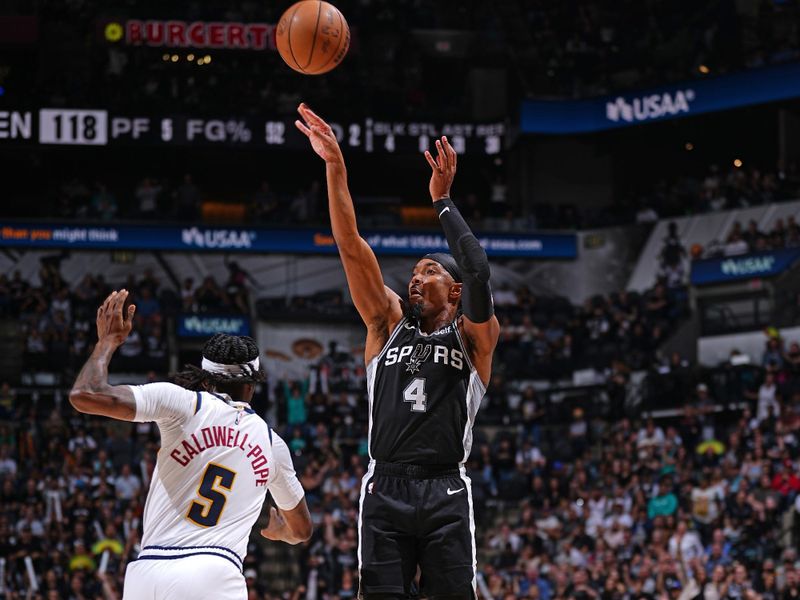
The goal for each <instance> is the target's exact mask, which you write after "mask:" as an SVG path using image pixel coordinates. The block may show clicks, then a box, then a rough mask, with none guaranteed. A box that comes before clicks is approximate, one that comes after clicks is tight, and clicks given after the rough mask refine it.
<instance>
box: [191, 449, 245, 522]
mask: <svg viewBox="0 0 800 600" xmlns="http://www.w3.org/2000/svg"><path fill="white" fill-rule="evenodd" d="M234 479H236V473H234V472H233V471H231V470H230V469H226V468H225V467H223V466H220V465H217V464H214V463H208V466H207V467H206V470H205V471H204V472H203V476H202V477H201V478H200V485H199V486H197V495H198V496H200V498H199V499H198V500H193V501H192V504H191V505H190V506H189V512H188V513H187V514H186V518H187V519H189V520H190V521H192V522H193V523H195V524H196V525H200V526H201V527H213V526H214V525H216V524H217V523H219V518H220V517H221V516H222V509H223V508H225V502H227V500H228V498H227V496H225V494H224V493H222V492H221V491H219V490H218V489H217V487H218V486H219V487H220V488H222V489H224V490H227V491H229V492H230V491H231V489H232V488H233V480H234Z"/></svg>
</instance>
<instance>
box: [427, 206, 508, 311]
mask: <svg viewBox="0 0 800 600" xmlns="http://www.w3.org/2000/svg"><path fill="white" fill-rule="evenodd" d="M433 208H434V210H436V214H437V215H439V222H440V223H441V224H442V229H443V230H444V235H445V237H446V238H447V245H448V246H449V247H450V252H451V253H452V254H453V258H454V259H455V261H456V263H457V264H458V268H459V270H460V271H461V279H462V282H463V287H462V289H461V306H462V308H463V310H464V315H465V316H466V317H467V318H468V319H469V320H470V321H472V322H473V323H485V322H486V321H488V320H489V319H491V318H492V315H493V314H494V302H493V301H492V288H491V286H490V285H489V277H490V276H491V271H490V269H489V259H488V258H486V251H485V250H484V249H483V247H482V246H481V245H480V243H479V242H478V239H477V238H476V237H475V234H473V233H472V231H471V230H470V228H469V225H467V222H466V221H465V220H464V217H462V216H461V213H460V212H458V208H456V205H455V204H454V203H453V201H452V200H451V199H450V198H442V199H441V200H437V201H436V202H434V203H433Z"/></svg>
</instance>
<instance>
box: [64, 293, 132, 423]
mask: <svg viewBox="0 0 800 600" xmlns="http://www.w3.org/2000/svg"><path fill="white" fill-rule="evenodd" d="M127 298H128V292H127V290H121V291H119V292H112V293H111V294H110V295H109V296H108V298H106V299H105V301H104V302H103V304H102V306H100V308H98V309H97V344H96V345H95V347H94V351H93V352H92V354H91V356H90V357H89V359H88V360H87V361H86V364H84V365H83V368H82V369H81V372H80V373H79V374H78V377H77V379H76V380H75V383H74V384H73V386H72V390H70V393H69V401H70V404H72V406H73V407H74V408H75V410H77V411H79V412H82V413H88V414H90V415H101V416H104V417H112V418H114V419H121V420H124V421H132V420H133V419H134V418H135V417H136V401H135V399H134V396H133V391H131V388H130V387H129V386H127V385H110V384H109V383H108V363H109V362H110V361H111V357H112V356H113V355H114V352H115V351H116V349H117V348H119V347H120V346H121V345H122V343H123V342H124V341H125V339H126V338H127V337H128V334H129V333H130V332H131V327H132V326H133V315H134V313H135V312H136V307H135V306H134V305H133V304H131V305H130V306H128V308H127V309H125V308H124V307H125V300H127Z"/></svg>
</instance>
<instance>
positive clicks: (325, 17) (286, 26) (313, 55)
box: [275, 0, 350, 75]
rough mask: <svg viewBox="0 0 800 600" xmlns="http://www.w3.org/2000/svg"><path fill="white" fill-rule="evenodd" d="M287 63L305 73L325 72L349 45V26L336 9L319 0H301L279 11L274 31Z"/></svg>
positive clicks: (340, 60)
mask: <svg viewBox="0 0 800 600" xmlns="http://www.w3.org/2000/svg"><path fill="white" fill-rule="evenodd" d="M275 43H276V45H277V46H278V52H280V54H281V58H283V60H284V61H285V62H286V64H287V65H289V66H290V67H292V68H293V69H294V70H295V71H299V72H300V73H305V74H306V75H321V74H322V73H327V72H328V71H330V70H331V69H333V68H334V67H336V65H338V64H339V63H340V62H342V59H343V58H344V56H345V54H347V49H348V48H349V47H350V28H349V27H348V26H347V21H345V20H344V16H343V15H342V13H341V12H339V9H338V8H336V7H335V6H333V5H332V4H328V3H327V2H322V0H302V1H301V2H297V3H295V4H293V5H292V6H290V7H289V9H288V10H287V11H286V12H285V13H283V16H282V17H281V20H280V21H278V27H277V28H276V31H275Z"/></svg>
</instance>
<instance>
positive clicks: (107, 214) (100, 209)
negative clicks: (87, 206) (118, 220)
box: [91, 181, 118, 221]
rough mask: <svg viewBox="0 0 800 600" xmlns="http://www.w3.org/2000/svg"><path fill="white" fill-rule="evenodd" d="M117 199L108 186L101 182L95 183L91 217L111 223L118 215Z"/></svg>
mask: <svg viewBox="0 0 800 600" xmlns="http://www.w3.org/2000/svg"><path fill="white" fill-rule="evenodd" d="M117 210H118V206H117V199H116V198H115V197H114V194H112V193H111V192H110V191H109V190H108V188H107V187H106V185H105V184H104V183H102V182H100V181H98V182H97V183H95V192H94V194H93V195H92V200H91V216H93V217H96V218H98V219H100V220H102V221H110V220H112V219H113V218H114V217H116V215H117Z"/></svg>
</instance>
